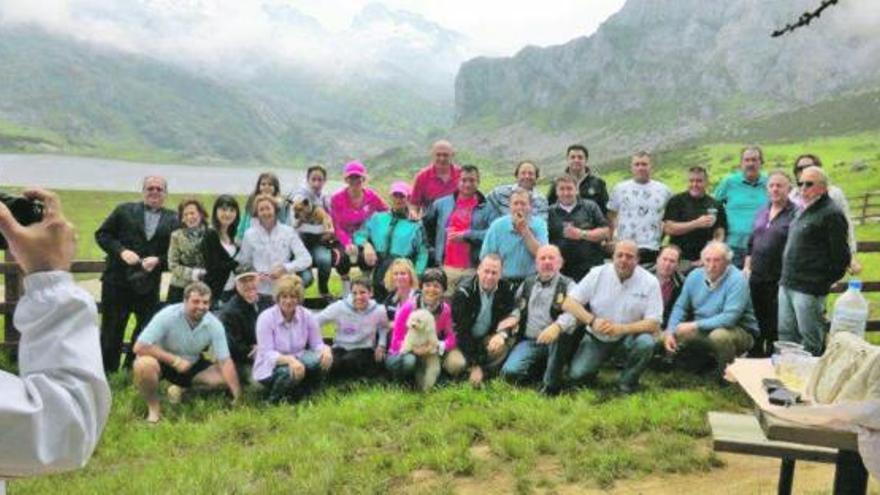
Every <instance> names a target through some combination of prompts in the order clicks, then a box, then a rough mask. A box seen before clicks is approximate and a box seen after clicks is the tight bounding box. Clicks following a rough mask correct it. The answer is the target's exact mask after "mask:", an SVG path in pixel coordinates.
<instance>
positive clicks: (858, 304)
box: [831, 280, 868, 338]
mask: <svg viewBox="0 0 880 495" xmlns="http://www.w3.org/2000/svg"><path fill="white" fill-rule="evenodd" d="M867 323H868V301H866V300H865V296H863V295H862V282H861V281H860V280H850V281H849V288H848V289H847V291H846V292H844V293H843V295H842V296H840V297H839V298H837V302H835V303H834V313H833V314H832V316H831V333H834V332H850V333H854V334H856V335H858V336H859V337H862V338H865V326H866V325H867Z"/></svg>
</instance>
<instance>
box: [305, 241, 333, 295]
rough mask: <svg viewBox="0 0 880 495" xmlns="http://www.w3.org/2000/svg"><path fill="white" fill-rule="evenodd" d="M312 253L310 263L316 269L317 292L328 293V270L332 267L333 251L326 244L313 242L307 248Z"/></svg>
mask: <svg viewBox="0 0 880 495" xmlns="http://www.w3.org/2000/svg"><path fill="white" fill-rule="evenodd" d="M309 253H311V255H312V265H314V266H315V268H317V269H318V292H320V293H321V294H322V295H323V294H329V293H330V286H329V281H330V270H331V269H332V268H333V252H332V251H330V249H329V248H328V247H327V246H324V245H321V244H315V245H314V246H312V247H311V248H309Z"/></svg>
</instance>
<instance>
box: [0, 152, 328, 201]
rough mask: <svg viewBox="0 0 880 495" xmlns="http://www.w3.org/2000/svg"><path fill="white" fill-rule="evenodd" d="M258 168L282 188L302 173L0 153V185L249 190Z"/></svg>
mask: <svg viewBox="0 0 880 495" xmlns="http://www.w3.org/2000/svg"><path fill="white" fill-rule="evenodd" d="M263 171H270V172H274V173H275V174H276V175H278V178H279V180H280V181H281V189H282V191H284V192H286V191H289V190H291V189H293V188H294V187H295V186H299V185H300V184H301V183H302V181H303V176H304V173H305V171H304V170H290V169H276V168H266V169H254V168H234V167H210V166H199V167H197V166H192V165H177V164H155V163H136V162H127V161H122V160H108V159H103V158H87V157H76V156H59V155H18V154H0V184H2V185H4V186H39V187H44V188H48V189H77V190H89V191H135V192H137V191H140V189H141V180H142V179H143V177H144V176H146V175H161V176H163V177H165V178H166V179H168V188H169V190H170V191H171V192H172V193H179V192H188V193H215V194H219V193H230V194H249V193H250V192H251V191H253V189H254V184H255V183H256V181H257V176H258V175H259V174H260V172H263ZM340 175H341V174H340ZM341 185H342V183H341V182H334V181H331V182H329V183H328V184H327V186H326V187H327V188H328V189H327V190H328V191H335V190H336V189H337V188H339V187H341Z"/></svg>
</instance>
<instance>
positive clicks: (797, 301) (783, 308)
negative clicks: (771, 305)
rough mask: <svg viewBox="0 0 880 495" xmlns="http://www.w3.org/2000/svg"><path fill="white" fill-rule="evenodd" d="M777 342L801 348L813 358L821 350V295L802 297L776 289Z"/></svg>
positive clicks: (822, 344) (823, 304) (785, 290)
mask: <svg viewBox="0 0 880 495" xmlns="http://www.w3.org/2000/svg"><path fill="white" fill-rule="evenodd" d="M778 332H779V340H789V341H791V342H798V343H801V344H803V345H804V349H806V350H807V351H808V352H810V353H811V354H812V355H814V356H821V355H822V352H824V350H825V334H827V333H828V326H827V325H826V324H825V296H814V295H812V294H804V293H803V292H798V291H796V290H792V289H788V288H786V287H783V286H781V285H780V286H779V330H778Z"/></svg>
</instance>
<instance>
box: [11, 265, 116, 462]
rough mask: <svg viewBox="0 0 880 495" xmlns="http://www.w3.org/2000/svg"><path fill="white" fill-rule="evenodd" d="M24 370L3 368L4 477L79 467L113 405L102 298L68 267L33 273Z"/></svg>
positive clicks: (22, 308) (28, 280)
mask: <svg viewBox="0 0 880 495" xmlns="http://www.w3.org/2000/svg"><path fill="white" fill-rule="evenodd" d="M24 286H25V295H24V297H23V298H22V299H21V301H19V303H18V307H17V308H16V310H15V319H14V321H15V324H16V326H17V327H18V328H19V330H20V331H21V341H20V342H19V370H20V374H21V376H20V377H17V376H14V375H11V374H9V373H3V372H0V397H2V400H0V445H2V448H0V478H4V477H6V478H9V477H19V476H31V475H36V474H40V473H50V472H57V471H63V470H68V469H75V468H79V467H82V466H84V465H85V463H86V461H87V460H88V459H89V457H90V456H91V455H92V452H93V451H94V449H95V445H96V444H97V443H98V439H99V438H100V437H101V432H102V431H103V429H104V425H105V424H106V422H107V417H108V415H109V412H110V388H109V386H108V385H107V379H106V378H105V376H104V370H103V362H102V360H101V350H100V346H99V344H98V326H97V324H96V321H97V311H96V308H95V301H94V299H92V297H91V296H89V295H88V294H87V293H86V292H85V291H84V290H82V289H80V288H78V287H77V286H76V285H75V284H74V283H73V277H72V276H71V275H70V274H69V273H67V272H61V271H54V272H41V273H35V274H32V275H29V276H27V277H25V279H24Z"/></svg>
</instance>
